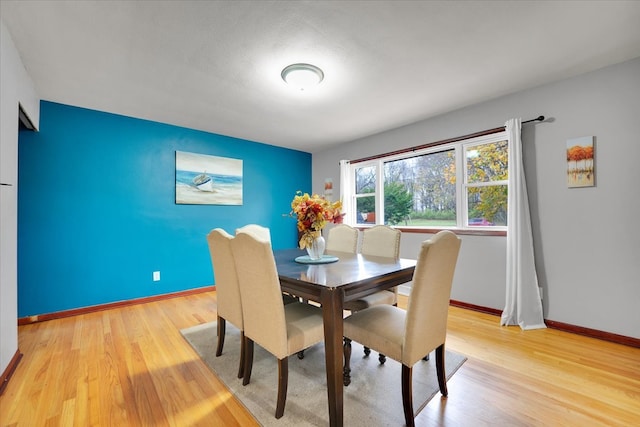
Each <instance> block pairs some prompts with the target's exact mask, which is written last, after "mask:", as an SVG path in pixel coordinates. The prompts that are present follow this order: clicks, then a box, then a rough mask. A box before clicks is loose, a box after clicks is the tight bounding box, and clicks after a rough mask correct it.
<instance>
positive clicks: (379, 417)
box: [180, 322, 466, 427]
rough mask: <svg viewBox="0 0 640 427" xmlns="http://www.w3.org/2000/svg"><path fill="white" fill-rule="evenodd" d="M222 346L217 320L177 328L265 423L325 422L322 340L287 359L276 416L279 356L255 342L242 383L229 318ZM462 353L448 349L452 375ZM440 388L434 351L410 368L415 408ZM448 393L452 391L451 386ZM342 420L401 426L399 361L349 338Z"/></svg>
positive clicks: (354, 426)
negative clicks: (283, 396) (381, 358)
mask: <svg viewBox="0 0 640 427" xmlns="http://www.w3.org/2000/svg"><path fill="white" fill-rule="evenodd" d="M226 329H227V331H226V335H225V337H226V338H225V343H224V351H223V353H222V355H221V356H220V357H216V356H215V348H216V340H217V337H216V322H211V323H205V324H202V325H198V326H194V327H191V328H188V329H183V330H181V331H180V332H181V333H182V335H183V336H184V338H185V339H186V340H187V342H189V344H191V346H192V347H193V348H194V349H195V351H196V352H197V353H198V354H199V355H200V357H202V359H203V360H204V361H205V363H206V364H207V365H208V366H209V367H210V368H211V369H212V370H213V371H214V372H215V374H216V375H217V376H218V377H219V378H220V379H221V380H222V381H223V382H224V383H225V384H226V386H227V387H228V388H229V389H230V390H231V392H232V393H233V394H234V395H235V396H236V397H237V398H238V400H240V402H242V404H243V405H244V406H245V407H246V408H247V409H248V410H249V412H251V413H252V414H253V416H254V417H255V418H256V419H257V420H258V422H259V423H260V424H262V425H263V426H268V427H270V426H280V427H289V426H292V427H293V426H296V427H298V426H326V425H329V413H328V404H327V379H326V371H325V361H324V345H323V344H317V345H315V346H313V347H311V348H309V349H307V350H306V351H305V353H304V359H302V360H300V359H298V358H297V357H296V356H292V357H290V358H289V387H288V393H287V402H286V406H285V411H284V416H283V417H282V418H280V419H279V420H278V419H276V418H275V416H274V414H275V410H276V395H277V388H278V378H277V373H278V361H277V360H276V358H275V357H274V356H273V355H271V354H270V353H269V352H267V351H266V350H264V349H263V348H262V347H260V346H259V345H257V344H256V345H255V346H254V362H253V371H252V373H251V383H250V384H248V385H247V386H243V385H242V380H241V379H238V378H237V373H238V360H239V357H240V332H239V330H238V329H236V328H235V327H234V326H233V325H231V324H229V323H227V328H226ZM465 360H466V358H465V357H464V356H462V355H460V354H456V353H454V352H451V351H447V352H446V355H445V367H446V373H447V378H450V377H451V376H452V375H453V374H454V373H455V372H456V371H457V370H458V368H460V366H461V365H462V364H463V363H464V361H465ZM436 393H439V389H438V380H437V378H436V368H435V355H434V354H433V353H432V354H431V358H430V360H429V361H420V362H418V363H416V365H414V368H413V399H414V403H413V407H414V410H415V411H416V413H417V412H419V411H420V410H422V408H424V406H425V405H426V404H427V403H428V402H429V400H430V399H431V398H432V397H433V396H434V395H436ZM449 393H456V390H455V389H452V388H451V387H449ZM344 425H345V426H349V427H359V426H363V427H365V426H366V427H377V426H402V425H404V413H403V410H402V388H401V365H400V364H399V363H398V362H396V361H394V360H391V359H387V362H386V363H385V364H384V365H380V364H379V363H378V355H377V353H375V352H371V355H370V356H369V357H364V353H363V348H362V346H361V345H360V344H357V343H355V342H354V343H353V346H352V355H351V384H350V385H349V386H348V387H345V388H344Z"/></svg>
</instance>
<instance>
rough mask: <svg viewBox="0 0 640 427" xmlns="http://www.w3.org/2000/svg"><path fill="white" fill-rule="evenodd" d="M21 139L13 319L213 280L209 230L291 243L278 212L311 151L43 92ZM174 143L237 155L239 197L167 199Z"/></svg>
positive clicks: (300, 182) (296, 186)
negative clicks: (233, 202)
mask: <svg viewBox="0 0 640 427" xmlns="http://www.w3.org/2000/svg"><path fill="white" fill-rule="evenodd" d="M247 123H248V126H250V124H249V123H250V120H248V121H247ZM18 146H19V153H18V167H19V180H18V182H19V185H18V316H19V317H26V316H33V315H39V314H46V313H53V312H57V311H62V310H69V309H74V308H81V307H87V306H92V305H97V304H105V303H110V302H116V301H123V300H128V299H134V298H141V297H147V296H152V295H158V294H165V293H170V292H178V291H182V290H187V289H192V288H198V287H202V286H208V285H212V284H213V273H212V269H211V261H210V258H209V252H208V247H207V242H206V235H207V233H208V232H209V231H210V230H211V229H213V228H216V227H221V228H224V229H225V230H227V231H228V232H229V233H231V234H233V232H234V230H235V229H236V228H238V227H240V226H242V225H245V224H248V223H257V224H261V225H264V226H267V227H269V228H270V229H271V234H272V244H273V247H274V248H275V249H278V248H290V247H295V246H296V240H297V230H296V224H295V220H294V219H292V218H289V217H286V216H283V214H287V213H288V212H289V210H290V204H291V199H292V198H293V196H294V194H295V192H296V190H302V191H307V192H308V191H310V189H311V154H309V153H305V152H301V151H295V150H288V149H284V148H279V147H274V146H271V145H267V144H261V143H257V142H252V141H246V140H241V139H236V138H231V137H226V136H221V135H216V134H211V133H207V132H201V131H196V130H192V129H186V128H182V127H177V126H171V125H167V124H162V123H156V122H151V121H146V120H139V119H134V118H130V117H124V116H119V115H115V114H108V113H104V112H98V111H93V110H88V109H83V108H77V107H71V106H67V105H62V104H56V103H52V102H44V101H43V102H42V103H41V110H40V132H29V131H21V132H20V136H19V144H18ZM176 151H188V152H193V153H200V154H207V155H213V156H222V157H231V158H236V159H241V160H242V161H243V205H242V206H221V205H178V204H176V203H175V152H176ZM153 271H160V273H161V280H160V281H159V282H154V281H153V280H152V272H153Z"/></svg>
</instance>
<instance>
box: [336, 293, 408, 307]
mask: <svg viewBox="0 0 640 427" xmlns="http://www.w3.org/2000/svg"><path fill="white" fill-rule="evenodd" d="M396 303H397V298H396V294H395V293H394V292H392V291H380V292H376V293H375V294H371V295H367V296H366V297H362V298H360V299H357V300H355V301H349V302H345V303H344V309H345V310H349V311H352V312H355V311H360V310H364V309H365V308H369V307H373V306H376V305H380V304H389V305H395V304H396Z"/></svg>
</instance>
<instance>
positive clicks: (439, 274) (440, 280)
mask: <svg viewBox="0 0 640 427" xmlns="http://www.w3.org/2000/svg"><path fill="white" fill-rule="evenodd" d="M460 244H461V240H460V238H459V237H458V236H456V235H455V234H454V233H453V232H451V231H449V230H443V231H440V232H438V233H437V234H436V235H435V236H434V237H432V238H431V239H429V240H426V241H424V242H423V243H422V247H421V248H420V254H419V255H418V261H417V263H416V269H415V272H414V274H413V287H412V289H411V294H410V295H409V302H408V304H407V317H406V324H405V336H404V344H403V355H402V358H403V360H402V363H404V364H406V365H407V366H413V364H414V363H416V362H417V361H418V360H420V359H422V358H423V357H424V356H425V354H428V353H429V352H430V351H431V350H433V349H434V348H436V347H438V346H440V345H441V344H443V343H444V342H445V338H446V334H447V316H448V313H449V299H450V298H451V284H452V283H453V275H454V272H455V268H456V263H457V260H458V253H459V251H460Z"/></svg>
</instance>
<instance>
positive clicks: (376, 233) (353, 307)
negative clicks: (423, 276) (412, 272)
mask: <svg viewBox="0 0 640 427" xmlns="http://www.w3.org/2000/svg"><path fill="white" fill-rule="evenodd" d="M400 237H402V232H401V231H400V230H398V229H395V228H392V227H389V226H388V225H376V226H373V227H371V228H367V229H365V230H364V231H363V232H362V247H361V249H360V252H361V253H362V254H363V255H372V256H380V257H387V258H399V257H400ZM380 304H389V305H397V304H398V287H397V286H396V287H394V288H391V289H388V290H384V291H379V292H376V293H374V294H371V295H367V296H365V297H362V298H360V299H357V300H354V301H349V302H346V303H345V304H344V309H345V310H349V311H351V313H355V312H357V311H360V310H364V309H365V308H368V307H373V306H376V305H380ZM364 353H365V354H366V355H367V356H368V355H369V354H370V353H371V350H370V349H369V347H368V346H365V347H364ZM378 360H380V363H384V361H385V360H386V359H385V357H384V354H382V353H380V354H379V356H378Z"/></svg>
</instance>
